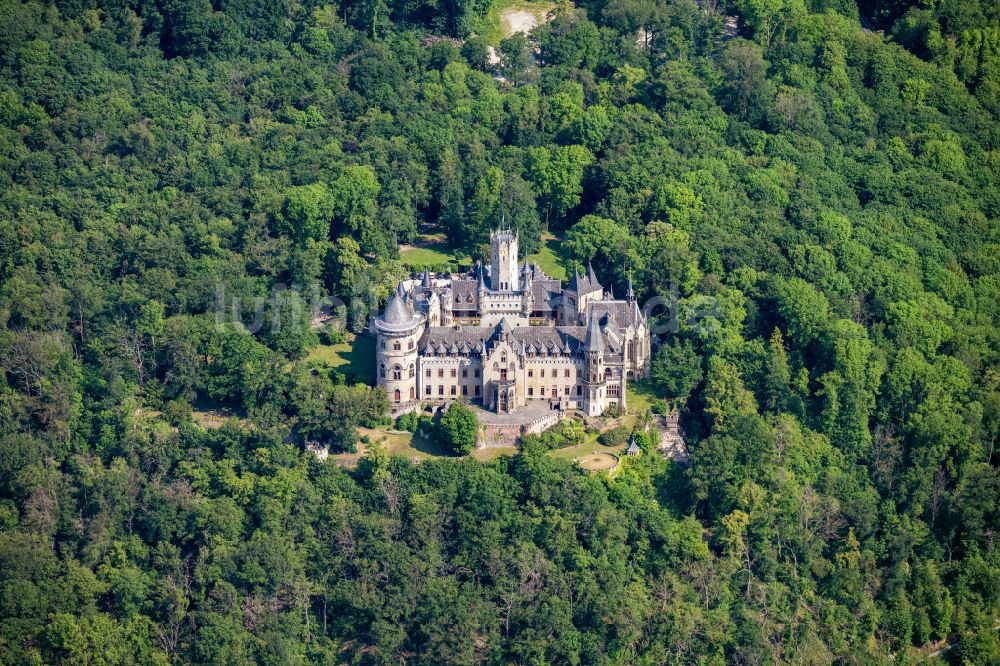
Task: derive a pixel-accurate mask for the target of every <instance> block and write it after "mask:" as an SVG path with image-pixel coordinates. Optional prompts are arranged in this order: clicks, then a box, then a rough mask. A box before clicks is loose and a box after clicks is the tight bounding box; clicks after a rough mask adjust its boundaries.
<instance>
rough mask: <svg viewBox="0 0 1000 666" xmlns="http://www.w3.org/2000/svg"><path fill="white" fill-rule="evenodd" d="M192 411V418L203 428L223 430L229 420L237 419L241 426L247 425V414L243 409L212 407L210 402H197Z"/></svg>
mask: <svg viewBox="0 0 1000 666" xmlns="http://www.w3.org/2000/svg"><path fill="white" fill-rule="evenodd" d="M193 406H194V409H192V410H191V418H192V419H193V420H194V422H195V423H197V424H198V425H200V426H201V427H202V428H207V429H213V428H221V427H222V424H223V423H225V422H226V421H228V420H229V419H236V420H237V421H239V422H240V425H246V416H247V414H246V412H245V411H244V410H243V409H233V408H231V407H221V406H215V405H211V404H209V403H208V402H204V401H200V400H196V401H195V404H194V405H193Z"/></svg>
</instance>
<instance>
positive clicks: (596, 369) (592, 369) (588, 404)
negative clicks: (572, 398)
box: [583, 313, 606, 416]
mask: <svg viewBox="0 0 1000 666" xmlns="http://www.w3.org/2000/svg"><path fill="white" fill-rule="evenodd" d="M583 358H584V364H585V369H584V375H583V377H584V381H583V393H584V396H583V411H584V412H586V414H587V416H600V415H601V414H603V413H604V393H605V390H606V387H605V386H604V333H602V332H601V324H600V322H599V321H598V319H597V316H596V315H594V314H593V313H590V316H589V317H588V321H587V337H586V338H585V339H584V341H583Z"/></svg>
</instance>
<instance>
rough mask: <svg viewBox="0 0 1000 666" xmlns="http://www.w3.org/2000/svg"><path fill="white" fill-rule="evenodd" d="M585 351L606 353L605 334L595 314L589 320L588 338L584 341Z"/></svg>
mask: <svg viewBox="0 0 1000 666" xmlns="http://www.w3.org/2000/svg"><path fill="white" fill-rule="evenodd" d="M583 350H584V351H586V352H602V351H604V333H602V332H601V324H600V322H599V321H598V319H597V317H595V316H593V314H591V315H590V316H589V317H588V318H587V337H586V338H585V339H584V341H583Z"/></svg>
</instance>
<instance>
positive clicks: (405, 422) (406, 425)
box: [396, 412, 418, 432]
mask: <svg viewBox="0 0 1000 666" xmlns="http://www.w3.org/2000/svg"><path fill="white" fill-rule="evenodd" d="M417 422H418V420H417V413H416V412H407V413H406V414H403V415H402V416H400V417H399V418H398V419H396V429H397V430H405V431H406V432H416V431H417Z"/></svg>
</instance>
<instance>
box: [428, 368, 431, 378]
mask: <svg viewBox="0 0 1000 666" xmlns="http://www.w3.org/2000/svg"><path fill="white" fill-rule="evenodd" d="M427 376H428V377H430V376H431V369H430V368H427Z"/></svg>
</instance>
